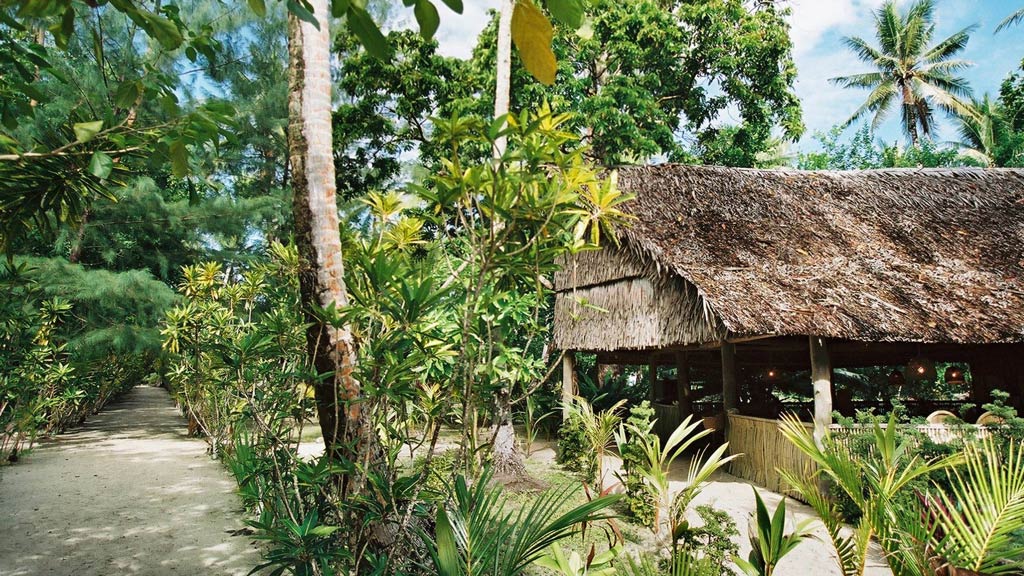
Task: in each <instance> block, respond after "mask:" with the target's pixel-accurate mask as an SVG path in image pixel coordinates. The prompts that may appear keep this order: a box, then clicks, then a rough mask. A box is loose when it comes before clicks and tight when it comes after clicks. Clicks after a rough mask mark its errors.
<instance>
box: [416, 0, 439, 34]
mask: <svg viewBox="0 0 1024 576" xmlns="http://www.w3.org/2000/svg"><path fill="white" fill-rule="evenodd" d="M413 13H414V14H416V21H417V22H419V24H420V36H423V37H424V38H426V39H427V40H430V39H431V38H433V37H434V34H436V33H437V27H438V26H439V25H440V24H441V16H440V15H438V13H437V7H436V6H434V4H433V3H432V2H431V1H430V0H416V7H415V8H414V9H413Z"/></svg>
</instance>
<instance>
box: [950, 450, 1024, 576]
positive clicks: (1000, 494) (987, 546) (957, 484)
mask: <svg viewBox="0 0 1024 576" xmlns="http://www.w3.org/2000/svg"><path fill="white" fill-rule="evenodd" d="M965 453H966V461H965V463H964V465H963V467H962V469H958V468H954V469H952V470H950V471H949V473H948V474H949V480H950V484H951V489H950V494H946V493H940V497H941V498H942V502H943V504H944V505H945V508H946V509H947V510H949V511H950V513H948V514H941V515H940V516H939V518H938V521H939V523H940V525H941V527H942V530H943V531H944V532H945V534H946V535H947V536H946V538H945V539H944V540H943V541H942V542H941V543H939V545H938V546H937V548H938V550H939V551H940V552H941V553H942V555H943V556H944V557H945V558H947V559H948V560H949V562H950V563H951V564H953V565H954V566H956V567H958V568H967V569H969V570H974V571H975V572H982V573H985V574H993V575H999V574H1019V573H1020V571H1021V570H1022V569H1024V545H1022V544H1021V543H1020V541H1019V540H1018V539H1017V538H1016V537H1015V533H1018V532H1019V531H1020V530H1024V449H1022V448H1021V446H1020V445H1017V444H1013V443H1011V444H1010V445H1009V447H1008V449H1007V451H1006V452H1005V454H1000V451H999V449H998V448H997V447H996V445H995V443H994V441H993V440H992V439H990V438H989V439H985V440H984V441H983V443H982V444H981V446H980V447H978V446H968V448H967V449H966V450H965Z"/></svg>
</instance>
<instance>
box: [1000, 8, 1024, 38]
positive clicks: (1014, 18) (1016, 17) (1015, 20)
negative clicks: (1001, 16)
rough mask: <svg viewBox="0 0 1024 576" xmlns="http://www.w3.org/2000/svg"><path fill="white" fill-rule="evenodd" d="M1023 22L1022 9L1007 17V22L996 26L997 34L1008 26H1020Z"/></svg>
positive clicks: (1023, 13) (1023, 12)
mask: <svg viewBox="0 0 1024 576" xmlns="http://www.w3.org/2000/svg"><path fill="white" fill-rule="evenodd" d="M1021 22H1024V8H1021V9H1020V10H1017V11H1016V12H1014V13H1013V14H1010V15H1009V16H1007V17H1006V19H1005V20H1003V21H1002V22H1000V23H999V26H996V32H999V31H1000V30H1002V29H1003V28H1006V27H1007V26H1013V25H1014V24H1020V23H1021Z"/></svg>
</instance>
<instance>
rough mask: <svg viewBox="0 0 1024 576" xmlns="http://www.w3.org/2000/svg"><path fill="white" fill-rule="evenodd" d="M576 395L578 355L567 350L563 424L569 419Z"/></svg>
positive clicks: (564, 367)
mask: <svg viewBox="0 0 1024 576" xmlns="http://www.w3.org/2000/svg"><path fill="white" fill-rule="evenodd" d="M576 393H577V392H576V353H575V352H573V351H572V350H566V351H565V352H564V353H563V354H562V422H565V421H566V420H568V419H569V404H571V403H572V399H573V397H574V396H576Z"/></svg>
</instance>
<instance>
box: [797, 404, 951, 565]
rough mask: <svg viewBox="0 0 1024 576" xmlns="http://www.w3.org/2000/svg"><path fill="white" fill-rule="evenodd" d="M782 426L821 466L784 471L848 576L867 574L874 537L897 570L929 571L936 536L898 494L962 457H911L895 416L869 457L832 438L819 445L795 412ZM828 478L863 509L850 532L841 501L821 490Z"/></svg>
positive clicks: (878, 435) (879, 432)
mask: <svg viewBox="0 0 1024 576" xmlns="http://www.w3.org/2000/svg"><path fill="white" fill-rule="evenodd" d="M779 428H780V430H781V431H782V435H783V436H785V437H786V438H787V439H788V440H789V441H790V442H792V443H793V444H794V445H795V446H796V447H797V448H798V449H799V450H800V451H801V452H803V453H804V454H806V455H807V456H808V457H809V458H810V459H811V461H812V462H814V465H815V466H816V470H815V471H814V472H813V473H812V474H810V475H809V476H808V475H805V474H802V473H800V472H797V471H792V470H780V473H781V475H782V477H783V479H784V480H785V481H786V482H787V483H788V484H789V485H790V486H792V487H793V488H794V489H795V490H797V491H798V492H799V493H800V495H801V496H803V498H804V500H805V501H806V502H807V503H808V504H810V505H811V507H812V508H814V510H815V512H817V513H818V516H820V517H821V520H822V523H823V524H824V525H825V529H826V530H827V531H828V534H829V538H830V539H831V540H832V543H833V545H834V546H835V549H836V552H837V554H838V555H837V558H838V561H839V568H840V570H841V571H842V573H843V575H844V576H860V575H862V574H863V573H864V570H865V567H866V563H867V557H868V547H869V545H870V544H871V542H872V540H877V542H878V543H879V545H880V546H881V547H882V550H883V552H885V558H886V561H887V562H888V563H889V567H890V568H892V570H893V572H894V573H896V574H924V573H927V572H926V569H925V566H927V557H928V550H927V549H926V547H927V545H928V542H929V541H930V540H931V537H930V536H929V534H928V533H927V531H922V522H921V521H920V511H919V510H912V509H907V508H906V507H904V506H901V505H900V504H899V503H898V502H899V501H898V499H897V493H899V492H900V491H901V490H904V489H906V488H907V487H908V486H909V485H910V484H911V483H912V482H913V481H914V480H916V479H918V478H926V477H928V475H929V474H931V473H932V472H935V471H937V470H943V469H947V468H949V467H950V466H953V465H956V464H957V463H959V462H960V461H961V459H960V457H959V456H950V457H947V458H942V459H936V460H924V459H922V458H921V457H920V456H917V455H912V454H911V450H910V445H909V441H908V440H907V439H903V440H897V433H896V428H897V426H896V417H895V415H892V416H890V418H889V424H888V425H887V426H886V427H885V428H882V427H881V426H880V425H879V424H878V423H875V424H874V443H873V444H872V450H871V451H870V453H869V456H866V457H854V456H853V455H852V454H851V453H850V452H849V451H848V450H847V449H845V448H843V447H842V446H839V445H836V444H835V443H834V442H832V439H831V438H830V437H828V436H826V437H825V440H824V446H819V445H818V444H816V443H815V441H814V437H813V436H812V435H811V432H810V431H809V430H808V429H807V428H805V427H804V425H803V424H801V423H800V421H799V420H797V419H796V417H794V416H792V415H789V416H785V417H783V419H782V422H781V424H780V425H779ZM823 479H827V481H828V482H829V483H831V484H833V485H834V486H835V487H836V488H837V489H839V490H841V491H842V492H843V493H844V494H845V495H846V496H847V497H849V498H850V500H851V501H852V502H853V503H854V505H855V506H856V507H857V509H858V510H859V511H860V513H861V517H860V518H859V519H858V520H857V521H856V523H854V525H853V531H852V533H850V532H847V531H846V529H845V526H846V525H845V524H844V521H845V520H846V518H844V516H843V514H842V513H841V512H840V511H839V508H838V506H837V505H836V503H835V502H834V501H833V500H832V499H831V498H830V497H829V496H828V495H827V494H826V493H824V492H823V491H822V488H821V485H820V484H821V480H823Z"/></svg>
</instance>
